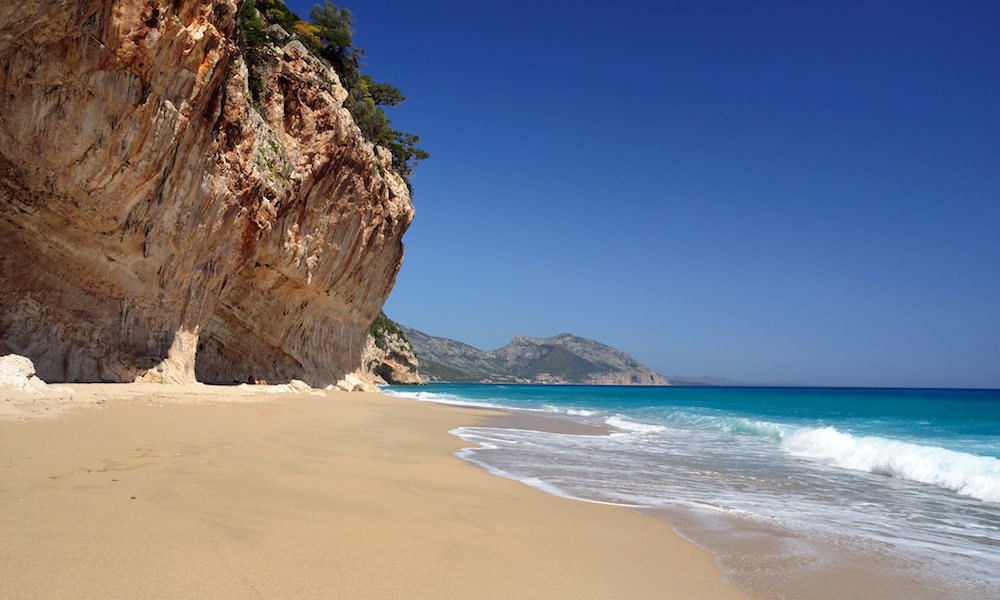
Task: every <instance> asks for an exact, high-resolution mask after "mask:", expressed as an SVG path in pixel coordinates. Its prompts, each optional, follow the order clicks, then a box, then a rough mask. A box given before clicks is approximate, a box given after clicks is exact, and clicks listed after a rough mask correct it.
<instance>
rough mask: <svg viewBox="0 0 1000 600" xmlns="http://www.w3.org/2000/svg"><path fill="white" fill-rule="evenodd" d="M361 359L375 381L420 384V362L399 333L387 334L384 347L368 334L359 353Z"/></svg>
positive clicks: (395, 383) (392, 383) (421, 380)
mask: <svg viewBox="0 0 1000 600" xmlns="http://www.w3.org/2000/svg"><path fill="white" fill-rule="evenodd" d="M361 361H362V362H363V363H364V365H365V369H366V370H367V371H368V372H370V373H371V374H372V376H373V377H374V379H375V383H378V384H383V383H388V384H390V385H421V384H423V383H424V380H423V379H422V378H421V377H420V371H419V368H420V363H419V362H418V361H417V355H416V354H415V353H414V352H413V348H412V347H411V346H410V343H409V342H408V341H407V340H406V338H404V337H401V336H399V335H395V334H392V335H388V336H386V338H385V343H384V347H383V346H379V345H377V344H376V342H375V338H374V337H372V336H370V335H369V336H368V338H367V339H366V340H365V347H364V350H363V351H362V353H361Z"/></svg>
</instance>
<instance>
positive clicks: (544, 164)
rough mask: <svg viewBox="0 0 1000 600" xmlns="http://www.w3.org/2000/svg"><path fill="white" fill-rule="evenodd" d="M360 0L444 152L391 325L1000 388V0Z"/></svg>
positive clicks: (728, 366) (803, 379) (793, 370)
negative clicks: (573, 340)
mask: <svg viewBox="0 0 1000 600" xmlns="http://www.w3.org/2000/svg"><path fill="white" fill-rule="evenodd" d="M312 4H313V2H291V3H290V6H291V7H292V8H293V9H294V10H296V11H297V12H299V13H300V14H302V15H303V16H305V15H306V13H308V8H309V7H311V6H312ZM344 5H345V6H347V7H348V8H350V9H351V11H352V12H353V13H354V17H355V29H356V33H355V36H354V39H355V43H356V44H357V45H358V46H360V47H362V48H364V49H365V50H366V52H367V56H366V60H365V72H367V73H368V74H370V75H371V76H372V77H373V78H374V79H375V80H377V81H385V82H388V83H392V84H394V85H396V86H397V87H398V88H400V89H401V90H402V91H403V93H404V94H406V96H407V100H406V101H405V102H404V103H403V104H402V105H400V106H399V107H397V108H395V109H391V110H390V112H389V116H390V118H391V119H392V120H393V125H394V127H396V128H397V129H402V130H404V131H410V132H413V133H416V134H418V135H420V136H421V137H422V144H421V146H422V147H423V148H424V149H426V150H427V151H429V152H430V153H431V158H430V159H429V160H427V161H424V162H423V163H421V164H420V165H418V167H417V169H416V171H415V175H414V177H413V186H414V188H415V194H414V204H415V205H416V210H417V216H416V219H415V221H414V223H413V225H412V227H411V228H410V231H409V232H408V233H407V234H406V237H405V238H404V241H405V243H406V258H405V261H404V264H403V268H402V270H401V272H400V274H399V278H398V280H397V283H396V288H395V290H394V291H393V293H392V295H391V296H390V298H389V301H388V302H387V303H386V307H385V310H386V313H387V314H388V315H389V316H390V318H392V319H394V320H397V321H399V322H401V323H404V324H406V325H409V326H411V327H415V328H417V329H420V330H422V331H424V332H426V333H429V334H431V335H439V336H445V337H450V338H454V339H458V340H461V341H464V342H467V343H469V344H472V345H473V346H476V347H478V348H481V349H486V350H491V349H495V348H498V347H500V346H502V345H504V344H505V343H506V342H507V341H508V340H509V339H510V337H511V336H512V335H515V334H527V335H533V336H539V337H544V336H550V335H555V334H558V333H561V332H571V333H574V334H577V335H582V336H586V337H591V338H594V339H597V340H599V341H602V342H604V343H607V344H610V345H612V346H615V347H617V348H620V349H622V350H625V351H626V352H629V353H631V354H632V355H633V356H635V357H636V358H637V359H639V360H640V361H642V362H644V363H646V364H647V365H649V366H650V367H652V368H654V369H655V370H657V371H659V372H661V373H663V374H665V375H685V376H700V375H706V374H715V375H721V376H727V377H731V378H734V379H739V380H746V381H755V382H789V383H800V384H815V385H857V386H867V385H880V386H956V387H959V386H961V387H1000V2H995V1H986V2H928V3H923V2H911V1H907V2H842V3H829V2H824V3H819V2H781V3H773V2H754V3H749V2H691V3H685V4H679V3H670V2H635V1H631V0H625V1H623V2H618V3H596V2H588V1H578V2H554V1H549V0H540V1H536V2H527V3H510V2H505V3H478V2H402V1H395V0H393V1H381V2H356V3H354V4H344Z"/></svg>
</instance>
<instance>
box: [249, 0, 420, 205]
mask: <svg viewBox="0 0 1000 600" xmlns="http://www.w3.org/2000/svg"><path fill="white" fill-rule="evenodd" d="M309 18H310V19H311V21H303V20H302V19H301V18H300V17H299V15H297V14H296V13H294V12H292V11H291V10H290V9H289V8H288V7H287V6H285V4H284V2H282V1H281V0H246V2H244V4H243V8H242V9H241V10H240V18H239V26H240V43H241V46H242V48H243V53H244V56H245V58H246V61H247V67H248V69H249V70H250V77H249V79H250V82H249V89H250V95H251V97H252V99H253V100H254V101H255V102H259V101H260V98H261V96H262V95H263V94H264V93H265V90H264V89H263V84H262V79H261V71H262V70H263V69H264V67H265V65H267V64H268V63H269V62H271V61H273V60H274V51H273V49H272V45H271V43H272V39H271V37H270V36H269V35H268V33H267V29H268V28H269V27H270V26H271V25H278V26H280V27H281V28H282V29H283V30H284V31H285V33H287V34H288V35H289V36H290V37H292V38H294V39H297V40H299V41H300V42H301V43H302V44H303V45H304V46H305V47H306V48H308V49H309V50H310V51H311V52H312V53H313V54H314V55H315V56H317V57H319V58H320V59H322V60H324V61H325V62H327V63H328V64H329V65H330V66H332V67H333V69H334V70H335V71H336V72H337V75H338V76H339V77H340V82H341V84H342V85H343V86H344V87H345V88H346V89H347V92H348V97H347V100H346V101H345V102H344V106H346V107H347V109H348V110H349V111H350V112H351V115H352V116H353V117H354V122H355V123H357V125H358V127H359V128H360V129H361V133H362V134H363V135H364V136H365V138H366V139H367V140H369V141H370V142H372V143H375V144H377V145H380V146H383V147H384V148H386V149H388V150H389V152H391V153H392V168H393V170H394V171H396V172H397V173H399V174H400V175H401V176H402V177H403V179H404V180H406V182H407V185H409V180H410V176H411V175H412V174H413V167H414V166H415V165H416V163H417V161H421V160H424V159H425V158H429V157H430V155H429V154H428V153H427V152H425V151H424V150H421V149H420V148H418V147H417V144H418V143H420V137H419V136H416V135H414V134H412V133H406V132H403V131H396V130H395V129H393V128H392V127H391V124H392V122H391V121H390V120H389V118H388V117H386V115H385V111H384V110H383V107H385V106H396V105H397V104H399V103H400V102H402V101H403V100H405V99H406V97H405V96H403V94H402V93H401V92H400V91H399V90H398V89H396V88H395V87H393V86H392V85H389V84H387V83H378V82H376V81H374V80H372V78H371V77H369V76H368V75H362V74H361V60H362V58H364V54H365V52H364V50H362V49H361V48H358V47H356V46H355V45H354V42H353V41H352V39H351V37H352V35H353V33H354V32H353V31H352V30H351V24H352V21H353V17H352V15H351V11H349V10H348V9H346V8H342V7H341V8H338V7H337V6H336V5H334V4H332V3H330V2H329V0H326V2H325V4H324V5H323V6H320V5H319V4H317V5H315V6H314V7H313V9H312V10H310V11H309Z"/></svg>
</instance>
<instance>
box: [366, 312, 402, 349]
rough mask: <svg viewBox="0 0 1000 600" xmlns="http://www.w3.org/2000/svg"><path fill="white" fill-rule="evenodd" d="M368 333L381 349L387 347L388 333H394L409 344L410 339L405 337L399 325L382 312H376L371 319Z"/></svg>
mask: <svg viewBox="0 0 1000 600" xmlns="http://www.w3.org/2000/svg"><path fill="white" fill-rule="evenodd" d="M368 333H370V334H371V336H372V338H374V339H375V345H376V346H378V347H379V348H381V349H383V350H386V349H387V348H388V344H387V343H386V337H388V336H390V335H395V336H397V337H398V338H400V339H401V340H403V341H404V342H405V343H406V345H407V346H409V345H410V340H408V339H406V336H405V335H404V334H403V330H402V329H400V328H399V325H398V324H396V322H395V321H393V320H391V319H389V317H387V316H385V313H384V312H379V313H378V316H377V317H375V320H374V321H372V324H371V327H369V328H368Z"/></svg>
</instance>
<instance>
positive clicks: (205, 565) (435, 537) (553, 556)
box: [0, 384, 746, 599]
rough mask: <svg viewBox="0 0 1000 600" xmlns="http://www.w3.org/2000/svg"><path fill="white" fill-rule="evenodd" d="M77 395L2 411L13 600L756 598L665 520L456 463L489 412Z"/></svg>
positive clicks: (0, 572)
mask: <svg viewBox="0 0 1000 600" xmlns="http://www.w3.org/2000/svg"><path fill="white" fill-rule="evenodd" d="M69 387H71V388H73V389H74V393H73V394H72V396H69V397H68V398H72V399H63V400H49V401H39V400H34V401H30V400H29V401H28V403H27V405H28V406H30V407H33V408H34V413H33V414H31V415H28V417H34V416H37V415H39V414H45V413H46V412H49V413H51V412H58V411H57V410H56V409H58V408H59V407H60V406H66V405H69V406H72V405H74V404H76V405H80V406H82V407H83V408H75V409H71V410H67V411H65V412H62V413H60V414H59V415H58V416H56V417H55V418H46V419H37V418H31V420H27V421H25V420H23V419H24V418H26V417H25V414H23V411H22V413H17V412H16V411H12V410H10V406H11V405H17V404H18V402H20V404H21V405H24V404H25V400H24V398H13V397H12V393H5V394H4V397H3V399H2V400H0V402H3V403H4V404H6V405H8V410H6V412H5V413H4V414H5V415H6V419H5V420H4V421H3V422H0V464H2V467H0V468H2V469H3V480H2V481H3V484H2V487H0V530H2V531H3V536H2V537H0V582H2V583H0V596H3V597H5V598H55V597H74V598H460V597H463V598H723V599H725V598H734V599H735V598H744V597H746V596H744V595H742V594H741V593H740V592H738V591H736V590H734V589H732V588H730V587H728V586H727V585H725V584H724V583H723V582H722V575H721V572H720V570H719V569H718V568H717V567H716V565H715V564H714V562H713V557H712V556H711V555H710V554H709V553H707V552H704V551H702V550H700V549H699V548H697V547H695V546H693V545H692V544H690V543H688V542H687V541H685V540H683V539H682V538H680V537H678V536H677V535H675V534H674V533H673V532H672V531H671V530H670V528H669V526H667V525H666V524H664V523H662V522H659V521H657V520H654V519H651V518H647V517H644V516H641V515H638V514H636V513H633V512H631V511H629V510H627V509H624V508H620V507H611V506H602V505H594V504H586V503H582V502H576V501H571V500H566V499H562V498H557V497H552V496H548V495H545V494H543V493H540V492H537V491H534V490H531V489H530V488H528V487H526V486H524V485H522V484H520V483H517V482H514V481H510V480H506V479H502V478H498V477H494V476H491V475H489V474H487V473H485V472H484V471H482V470H480V469H479V468H477V467H474V466H472V465H469V464H466V463H464V462H463V461H461V460H459V459H458V458H456V457H454V456H453V455H452V453H453V452H455V451H456V450H458V449H459V448H460V447H461V446H462V442H461V440H458V439H457V438H455V437H453V436H451V435H449V434H448V433H447V432H448V431H449V430H450V429H452V428H454V427H456V426H459V425H463V424H470V423H474V422H476V420H478V419H482V418H484V416H486V414H485V413H483V412H482V411H476V410H470V409H461V408H455V407H448V406H439V405H430V404H425V403H420V402H415V401H408V400H403V399H397V398H390V397H386V396H383V395H379V394H362V393H352V394H348V393H338V392H323V393H321V394H301V393H274V394H268V393H262V392H261V391H259V390H247V389H242V390H241V389H239V388H226V387H209V386H191V387H168V386H162V387H161V386H151V385H124V384H119V385H96V384H95V385H73V386H69ZM56 396H58V394H56ZM46 407H48V408H50V410H48V411H46V410H45V409H46ZM11 415H15V416H13V417H12V416H11ZM14 418H20V419H22V421H21V422H17V421H15V420H12V419H14Z"/></svg>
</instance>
